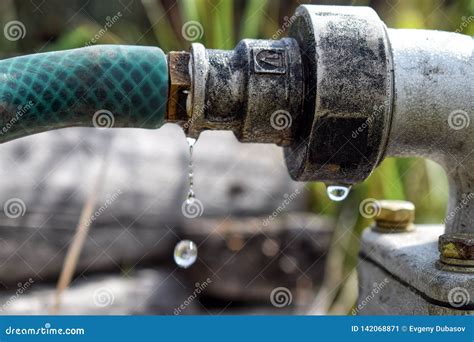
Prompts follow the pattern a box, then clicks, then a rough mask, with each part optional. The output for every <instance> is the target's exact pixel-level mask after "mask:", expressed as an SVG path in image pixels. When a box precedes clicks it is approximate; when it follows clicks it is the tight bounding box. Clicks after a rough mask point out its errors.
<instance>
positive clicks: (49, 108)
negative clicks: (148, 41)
mask: <svg viewBox="0 0 474 342" xmlns="http://www.w3.org/2000/svg"><path fill="white" fill-rule="evenodd" d="M167 97H168V66H167V61H166V56H165V54H164V53H163V51H162V50H161V49H159V48H157V47H144V46H143V47H142V46H121V45H102V46H93V47H85V48H80V49H75V50H68V51H59V52H48V53H39V54H33V55H27V56H22V57H15V58H10V59H5V60H2V61H0V142H5V141H9V140H12V139H17V138H21V137H24V136H27V135H31V134H35V133H40V132H44V131H49V130H53V129H58V128H64V127H72V126H85V127H88V126H95V127H136V128H158V127H160V126H161V125H162V124H163V123H164V116H165V112H166V103H167Z"/></svg>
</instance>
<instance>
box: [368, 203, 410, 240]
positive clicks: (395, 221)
mask: <svg viewBox="0 0 474 342" xmlns="http://www.w3.org/2000/svg"><path fill="white" fill-rule="evenodd" d="M375 206H376V208H375V210H376V216H375V218H374V219H375V224H374V226H373V227H372V228H373V229H374V230H376V231H378V232H381V233H398V232H408V231H411V230H413V229H415V225H414V224H413V221H414V220H415V205H414V204H413V203H411V202H408V201H397V200H380V201H377V202H376V204H375Z"/></svg>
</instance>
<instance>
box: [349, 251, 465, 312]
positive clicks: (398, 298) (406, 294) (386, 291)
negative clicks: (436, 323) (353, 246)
mask: <svg viewBox="0 0 474 342" xmlns="http://www.w3.org/2000/svg"><path fill="white" fill-rule="evenodd" d="M359 281H360V283H359V299H358V303H357V304H356V305H355V307H354V309H353V310H352V312H351V313H352V314H354V315H390V316H393V315H473V314H474V311H473V310H457V309H455V308H453V307H451V308H449V307H446V306H442V305H437V304H436V303H434V302H432V301H431V300H426V299H425V298H424V297H423V296H422V295H421V294H420V293H418V292H416V291H415V290H413V288H411V287H410V286H407V285H406V283H405V282H403V281H400V279H399V278H394V277H392V276H391V275H390V274H389V273H387V272H385V271H384V270H383V269H381V268H380V267H378V266H376V265H374V264H373V263H371V262H368V261H366V260H360V264H359ZM458 295H461V296H462V292H460V293H459V294H458Z"/></svg>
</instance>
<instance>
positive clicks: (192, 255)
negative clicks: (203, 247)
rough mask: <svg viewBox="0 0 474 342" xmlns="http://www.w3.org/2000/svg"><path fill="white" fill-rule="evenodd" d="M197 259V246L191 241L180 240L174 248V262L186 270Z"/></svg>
mask: <svg viewBox="0 0 474 342" xmlns="http://www.w3.org/2000/svg"><path fill="white" fill-rule="evenodd" d="M196 259H197V246H196V244H195V243H194V242H193V241H191V240H181V241H180V242H178V243H177V244H176V247H175V248H174V262H175V263H176V265H178V266H179V267H181V268H188V267H189V266H191V265H192V264H194V262H195V261H196Z"/></svg>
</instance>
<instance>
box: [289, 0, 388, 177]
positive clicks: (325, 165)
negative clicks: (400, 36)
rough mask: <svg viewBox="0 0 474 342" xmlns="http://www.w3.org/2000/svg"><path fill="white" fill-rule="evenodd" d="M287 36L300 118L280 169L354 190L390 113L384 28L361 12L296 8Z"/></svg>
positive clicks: (376, 153)
mask: <svg viewBox="0 0 474 342" xmlns="http://www.w3.org/2000/svg"><path fill="white" fill-rule="evenodd" d="M289 34H290V36H291V37H293V38H294V39H296V41H297V42H298V44H299V46H300V48H301V51H302V59H303V65H304V67H305V85H306V86H305V94H304V119H303V120H301V121H299V122H298V123H297V127H295V130H296V132H297V133H296V134H295V139H294V140H293V142H292V144H291V146H290V147H289V148H287V149H286V151H285V152H286V153H285V156H286V163H287V166H288V169H289V171H290V174H291V176H292V177H293V178H294V179H296V180H301V181H310V180H318V181H323V182H325V183H327V184H346V185H347V184H349V185H350V184H354V183H358V182H361V181H363V180H365V179H366V178H367V177H368V176H369V174H370V173H371V172H372V170H373V169H374V168H375V167H376V166H377V165H378V164H379V162H380V161H381V160H382V158H383V155H384V150H385V145H386V143H387V139H388V131H389V127H390V120H391V112H392V95H393V77H392V57H391V51H390V47H389V43H388V39H387V33H386V29H385V25H384V24H383V22H382V21H381V20H380V19H379V17H378V16H377V14H376V13H375V12H374V11H373V10H372V9H371V8H369V7H359V6H354V7H344V6H311V5H308V6H306V5H304V6H300V7H298V9H297V11H296V13H295V20H294V21H293V24H292V26H291V28H290V33H289Z"/></svg>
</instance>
